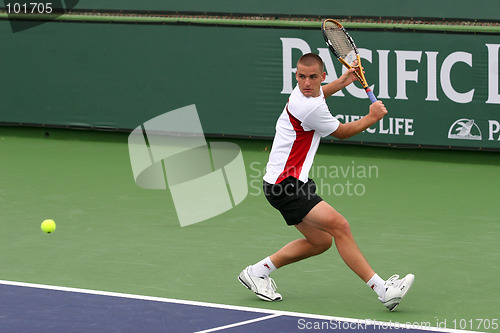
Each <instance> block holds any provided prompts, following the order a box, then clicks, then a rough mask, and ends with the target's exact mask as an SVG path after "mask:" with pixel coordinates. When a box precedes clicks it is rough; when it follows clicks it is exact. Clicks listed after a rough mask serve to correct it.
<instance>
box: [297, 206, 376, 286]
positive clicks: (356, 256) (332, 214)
mask: <svg viewBox="0 0 500 333" xmlns="http://www.w3.org/2000/svg"><path fill="white" fill-rule="evenodd" d="M301 224H304V225H306V226H308V227H310V228H315V229H318V230H320V231H323V232H325V233H328V234H329V235H332V236H333V238H334V239H335V246H336V247H337V250H338V252H339V254H340V256H341V257H342V259H343V260H344V262H345V263H346V264H347V266H349V268H351V270H352V271H353V272H354V273H356V274H357V275H358V276H359V277H360V278H361V279H362V280H363V281H365V282H368V281H369V280H370V278H371V277H372V276H373V275H374V274H375V272H374V271H373V269H372V268H371V267H370V265H369V264H368V261H367V260H366V258H365V257H364V255H363V254H362V253H361V250H360V249H359V247H358V245H357V244H356V241H355V240H354V237H353V236H352V233H351V227H350V226H349V222H347V220H346V219H345V218H344V217H343V216H342V215H341V214H340V213H339V212H337V211H336V210H335V209H334V208H333V207H332V206H330V205H329V204H328V203H326V202H325V201H321V202H320V203H318V204H317V205H316V206H314V208H313V209H311V211H310V212H309V213H308V214H307V215H306V216H305V217H304V219H303V221H302V223H301Z"/></svg>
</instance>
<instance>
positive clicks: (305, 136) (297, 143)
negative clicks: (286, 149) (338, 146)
mask: <svg viewBox="0 0 500 333" xmlns="http://www.w3.org/2000/svg"><path fill="white" fill-rule="evenodd" d="M286 112H287V113H288V118H289V119H290V123H291V124H292V126H293V129H294V131H295V140H294V141H293V145H292V149H291V150H290V155H288V159H287V161H286V163H285V167H284V169H283V172H282V173H281V174H280V175H279V177H278V179H277V180H276V184H278V183H280V182H282V181H283V180H284V179H285V178H287V177H289V176H292V177H295V178H297V179H299V176H300V172H301V171H302V166H303V165H304V161H305V160H306V156H307V153H308V152H309V149H311V143H312V139H313V136H314V131H305V130H304V128H303V127H302V125H301V124H300V121H299V120H298V119H297V118H295V117H294V116H293V115H292V114H291V113H290V111H288V105H287V106H286Z"/></svg>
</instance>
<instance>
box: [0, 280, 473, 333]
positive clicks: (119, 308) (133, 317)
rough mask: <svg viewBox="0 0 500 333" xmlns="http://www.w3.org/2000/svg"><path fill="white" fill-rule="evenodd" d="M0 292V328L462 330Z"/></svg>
mask: <svg viewBox="0 0 500 333" xmlns="http://www.w3.org/2000/svg"><path fill="white" fill-rule="evenodd" d="M0 298H1V300H2V301H1V302H0V332H175V333H182V332H186V333H187V332H197V333H202V332H203V333H208V332H242V333H247V332H270V333H271V332H273V333H276V332H304V331H306V332H330V331H331V332H339V331H347V332H360V331H363V332H387V331H392V330H405V331H407V332H418V331H434V332H466V331H459V330H453V329H433V328H432V325H433V323H430V322H428V323H413V324H412V323H398V322H392V321H391V322H379V321H374V320H371V319H353V318H341V317H330V316H320V315H312V314H304V313H295V312H286V311H274V310H264V309H255V308H249V307H240V306H229V305H222V304H214V303H204V302H193V301H182V300H175V299H167V298H159V297H147V296H140V295H131V294H120V293H112V292H101V291H95V290H86V289H76V288H65V287H57V286H47V285H39V284H29V283H18V282H10V281H0ZM434 324H438V323H434Z"/></svg>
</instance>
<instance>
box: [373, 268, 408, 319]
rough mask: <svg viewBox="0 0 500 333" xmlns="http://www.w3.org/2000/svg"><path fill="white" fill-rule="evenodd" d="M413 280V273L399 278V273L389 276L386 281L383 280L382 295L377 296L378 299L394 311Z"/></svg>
mask: <svg viewBox="0 0 500 333" xmlns="http://www.w3.org/2000/svg"><path fill="white" fill-rule="evenodd" d="M413 281H415V276H414V275H413V274H408V275H406V276H405V277H404V278H402V279H399V275H397V274H395V275H393V276H391V277H390V278H389V279H388V280H387V281H385V284H384V287H385V294H384V296H383V297H379V298H378V299H379V300H380V301H381V302H382V303H383V304H384V305H385V307H386V308H388V309H389V310H390V311H394V310H395V309H396V307H397V306H398V305H399V303H401V300H402V299H403V297H405V295H406V293H407V292H408V290H410V287H411V285H412V284H413Z"/></svg>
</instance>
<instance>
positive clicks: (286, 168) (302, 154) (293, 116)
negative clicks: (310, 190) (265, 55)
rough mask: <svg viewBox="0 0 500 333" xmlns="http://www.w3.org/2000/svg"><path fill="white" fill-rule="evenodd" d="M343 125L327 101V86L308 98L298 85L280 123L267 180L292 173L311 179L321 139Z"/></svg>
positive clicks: (275, 182)
mask: <svg viewBox="0 0 500 333" xmlns="http://www.w3.org/2000/svg"><path fill="white" fill-rule="evenodd" d="M339 124H340V123H339V121H338V119H337V118H335V117H334V116H332V114H331V113H330V110H329V109H328V106H327V105H326V103H325V97H324V95H323V89H320V95H319V96H318V97H306V96H304V95H303V94H302V92H301V91H300V89H299V87H298V86H296V87H295V89H293V91H292V94H291V95H290V98H289V99H288V103H287V104H286V105H285V108H284V109H283V112H282V113H281V116H280V117H279V118H278V121H277V123H276V135H275V136H274V140H273V146H272V148H271V153H270V155H269V162H268V163H267V166H266V174H265V175H264V180H265V181H266V182H268V183H270V184H278V183H280V182H281V181H282V180H283V179H285V178H287V177H289V176H292V177H295V178H297V179H299V180H300V181H302V182H307V181H308V179H309V170H310V169H311V166H312V164H313V160H314V155H315V154H316V151H317V150H318V146H319V142H320V139H321V138H322V137H325V136H327V135H329V134H331V133H333V132H335V131H336V130H337V128H338V127H339Z"/></svg>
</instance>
